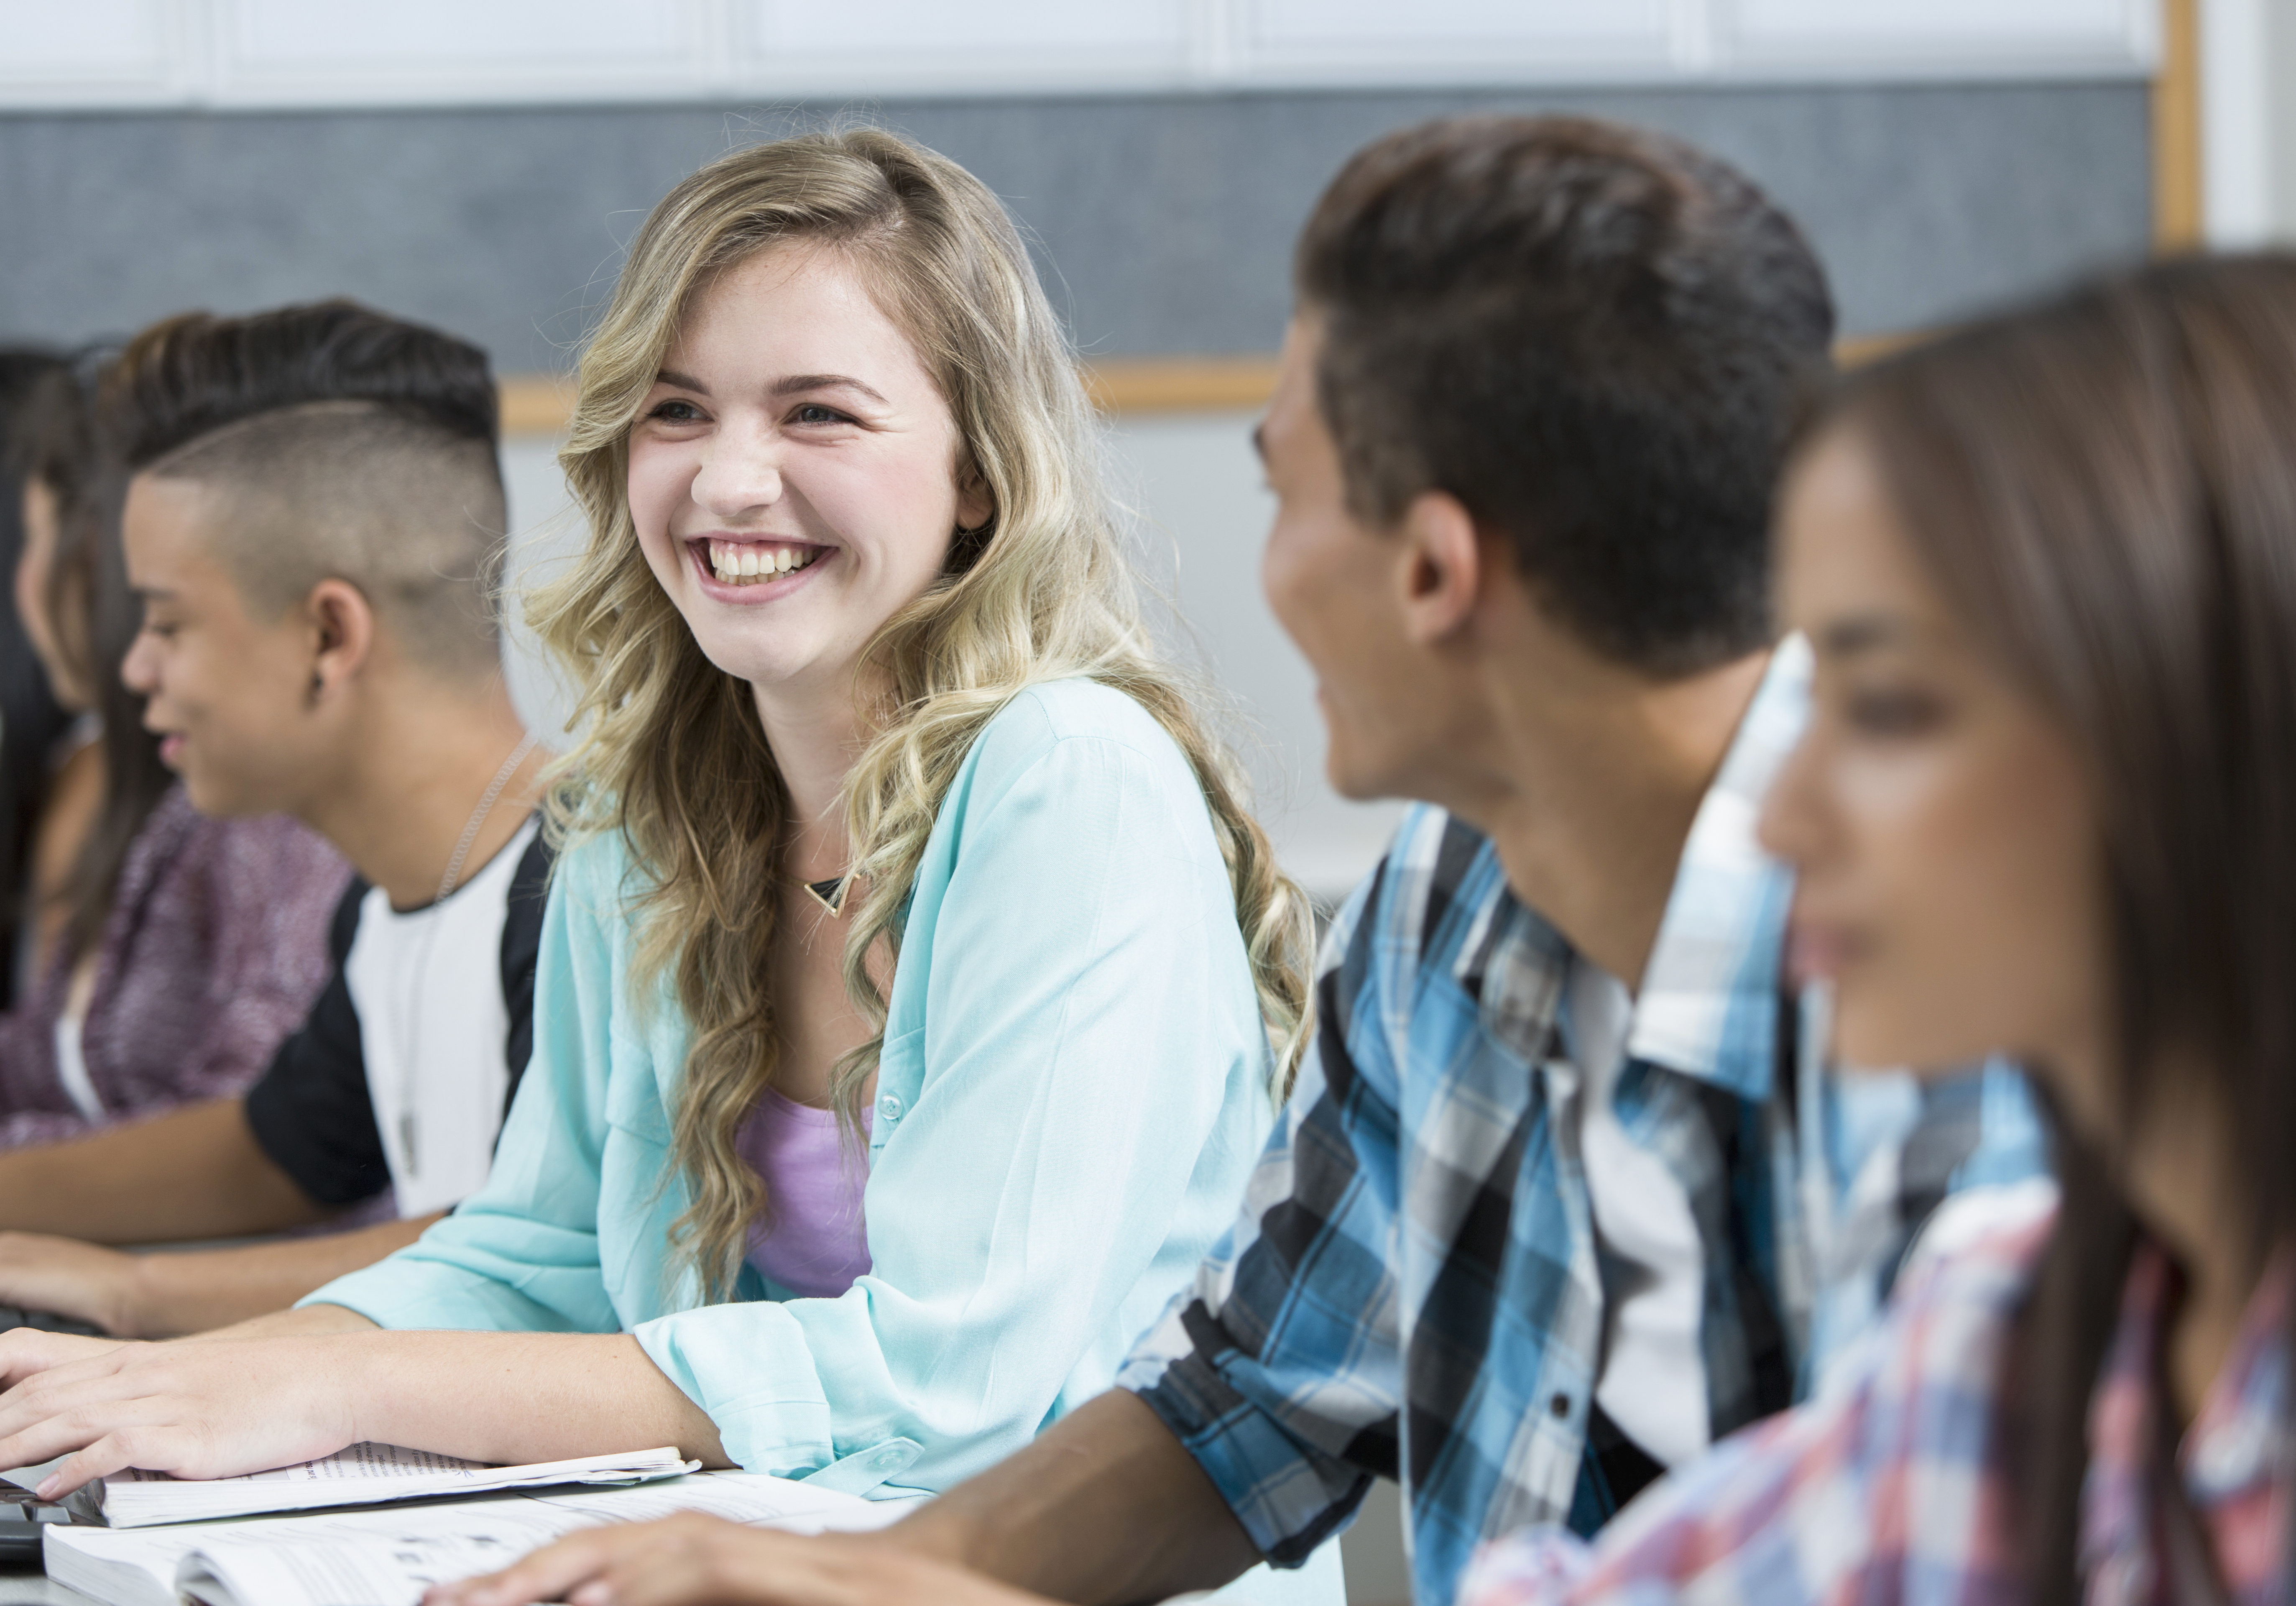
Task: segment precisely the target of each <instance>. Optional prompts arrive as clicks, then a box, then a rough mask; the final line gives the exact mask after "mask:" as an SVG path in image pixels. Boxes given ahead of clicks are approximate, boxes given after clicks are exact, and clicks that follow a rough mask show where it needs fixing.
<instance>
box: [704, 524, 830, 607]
mask: <svg viewBox="0 0 2296 1606" xmlns="http://www.w3.org/2000/svg"><path fill="white" fill-rule="evenodd" d="M685 548H686V550H687V551H688V552H690V553H691V554H693V566H694V569H695V570H696V572H699V573H700V574H701V578H702V581H703V589H705V590H707V591H709V592H711V593H712V594H713V595H715V594H719V593H731V592H736V591H740V592H745V593H751V594H750V595H745V596H743V597H742V601H743V602H752V601H758V602H762V601H764V600H765V599H766V596H767V595H768V594H770V595H774V596H778V595H780V594H781V593H782V592H783V591H784V590H787V589H790V588H789V587H788V586H786V585H781V584H777V583H776V582H780V581H789V580H790V579H791V576H792V575H797V574H802V573H804V572H807V571H808V570H810V569H812V568H813V567H814V566H815V565H816V564H819V563H820V562H821V561H822V560H824V558H828V557H830V556H833V555H834V554H835V552H836V548H833V547H824V546H817V545H816V544H814V543H812V542H810V541H791V540H743V539H738V538H734V537H730V536H719V535H705V536H693V537H689V538H688V539H687V540H686V543H685Z"/></svg>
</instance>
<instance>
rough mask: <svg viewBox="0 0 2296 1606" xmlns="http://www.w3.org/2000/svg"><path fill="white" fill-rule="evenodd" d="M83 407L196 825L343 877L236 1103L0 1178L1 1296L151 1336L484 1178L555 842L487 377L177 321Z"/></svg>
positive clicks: (350, 310)
mask: <svg viewBox="0 0 2296 1606" xmlns="http://www.w3.org/2000/svg"><path fill="white" fill-rule="evenodd" d="M102 406H103V408H104V410H105V412H106V415H107V416H106V423H107V424H108V426H109V427H110V428H111V430H112V431H113V432H114V433H115V435H116V436H117V438H118V441H119V447H120V449H121V450H122V452H123V453H124V455H125V457H126V461H127V465H128V467H129V468H130V470H131V471H132V472H133V474H134V478H133V480H132V481H131V482H130V485H129V490H128V495H127V511H126V516H125V521H124V531H125V539H126V544H127V564H128V571H129V575H130V578H131V580H132V581H133V582H134V584H135V588H136V590H137V591H138V593H139V594H140V595H141V597H143V604H144V609H145V618H144V629H143V635H142V636H141V638H139V639H138V641H137V642H136V645H135V648H134V650H133V651H132V652H131V653H130V655H129V656H128V660H127V667H126V671H125V673H126V678H127V680H128V682H129V684H130V685H131V687H133V688H134V689H135V690H136V691H138V692H140V693H142V694H143V695H144V696H146V697H147V698H148V699H149V702H148V705H147V714H146V719H147V722H148V723H149V724H150V725H151V727H152V729H156V730H160V731H161V732H163V733H164V734H165V741H164V744H163V747H162V754H163V756H164V757H165V759H166V761H167V762H168V764H169V765H170V766H171V767H173V768H174V769H176V770H177V771H178V772H179V773H180V774H181V775H182V776H183V778H184V786H185V788H186V790H187V791H188V792H189V794H190V795H191V798H192V801H193V803H194V804H195V805H196V806H198V807H199V808H201V810H203V811H208V812H210V813H217V814H257V813H271V812H282V813H286V814H290V815H291V816H293V817H294V818H296V819H300V820H302V821H303V822H305V823H306V824H307V825H309V826H310V827H312V828H314V829H316V830H317V831H318V832H320V833H321V834H322V835H324V836H327V837H328V838H329V839H330V840H332V842H333V843H334V844H335V845H336V846H337V847H339V848H340V850H341V851H342V852H343V853H344V855H345V856H346V857H348V859H349V860H350V861H351V862H352V864H353V865H354V866H355V867H356V868H357V870H358V872H359V876H358V878H357V879H356V880H354V881H353V883H352V885H351V886H350V888H349V890H348V892H347V893H346V894H345V895H344V898H343V901H342V902H341V904H340V907H339V909H338V910H337V912H336V916H335V920H334V927H333V933H332V949H333V958H334V961H335V974H334V976H333V978H332V981H331V982H330V983H329V984H328V987H327V990H326V992H324V994H323V995H322V997H321V999H320V1001H319V1002H318V1004H317V1005H316V1007H315V1008H314V1009H313V1011H312V1014H311V1016H310V1017H309V1019H308V1020H307V1022H306V1023H305V1025H303V1027H302V1028H301V1029H300V1030H299V1031H298V1032H297V1033H296V1034H294V1035H293V1036H292V1037H291V1038H290V1039H289V1040H288V1041H287V1042H286V1043H285V1044H283V1046H282V1048H281V1049H280V1050H279V1053H278V1056H277V1058H275V1060H274V1062H273V1064H272V1066H271V1068H270V1069H269V1071H268V1072H266V1075H265V1076H264V1078H263V1080H262V1081H261V1082H259V1083H258V1084H257V1085H256V1086H255V1087H254V1088H253V1089H252V1090H251V1091H250V1092H249V1093H248V1094H247V1096H246V1097H245V1098H243V1099H224V1100H217V1101H216V1102H213V1103H210V1104H204V1105H199V1106H194V1107H192V1108H186V1109H184V1110H181V1111H178V1112H176V1113H175V1114H172V1115H169V1116H162V1117H160V1118H159V1119H156V1120H153V1121H150V1122H146V1123H143V1124H139V1125H135V1126H130V1127H125V1128H121V1129H118V1130H115V1131H112V1132H104V1133H102V1134H100V1135H98V1136H95V1137H92V1138H88V1139H86V1140H83V1141H76V1142H71V1143H62V1144H56V1145H53V1146H50V1147H48V1148H45V1149H27V1150H23V1151H20V1152H18V1153H15V1154H11V1155H7V1156H0V1224H4V1225H6V1226H8V1227H11V1228H14V1229H18V1231H15V1232H12V1233H9V1234H7V1235H6V1236H5V1237H4V1238H0V1301H6V1302H9V1303H12V1304H18V1305H25V1306H28V1307H30V1308H33V1309H39V1310H47V1311H53V1312H56V1313H59V1314H64V1315H67V1316H73V1317H78V1318H82V1319H85V1320H87V1321H91V1322H96V1323H98V1324H100V1325H102V1327H104V1328H105V1329H107V1330H110V1331H112V1332H115V1333H121V1334H126V1335H130V1336H143V1335H164V1334H167V1333H171V1332H186V1331H195V1330H202V1329H206V1328H209V1327H215V1326H220V1325H223V1324H225V1323H227V1322H235V1321H239V1320H242V1319H243V1318H246V1317H248V1316H252V1315H257V1314H261V1313H263V1312H266V1311H270V1310H276V1309H279V1308H281V1307H283V1306H284V1305H290V1304H291V1303H293V1301H294V1300H295V1299H297V1298H298V1297H300V1296H302V1295H303V1294H306V1293H307V1292H309V1291H310V1290H311V1289H315V1288H316V1287H318V1286H319V1285H320V1284H322V1283H324V1282H326V1281H329V1280H331V1279H332V1278H334V1277H336V1276H338V1275H340V1274H341V1273H343V1272H348V1271H351V1270H354V1269H356V1268H357V1267H359V1266H363V1265H365V1264H370V1263H372V1262H373V1261H374V1260H376V1259H379V1258H380V1257H381V1256H383V1255H385V1254H388V1253H389V1251H391V1250H392V1249H395V1248H398V1247H400V1246H401V1245H403V1244H406V1243H407V1242H410V1241H412V1240H413V1239H414V1238H415V1237H416V1236H417V1235H419V1233H420V1232H421V1231H422V1228H423V1227H424V1226H425V1225H427V1224H428V1223H430V1221H433V1220H436V1219H437V1217H438V1215H439V1214H440V1213H441V1212H443V1211H445V1210H447V1209H449V1208H451V1207H453V1206H454V1205H455V1203H456V1202H457V1201H459V1200H460V1199H461V1198H463V1197H465V1196H466V1195H468V1194H469V1193H471V1191H473V1190H475V1189H476V1188H477V1186H478V1184H479V1183H480V1182H482V1181H483V1180H484V1178H485V1176H486V1172H487V1168H488V1163H489V1161H490V1157H491V1154H492V1148H493V1142H494V1137H495V1133H496V1130H497V1129H498V1128H499V1126H500V1124H501V1122H502V1117H503V1114H504V1108H505V1106H506V1103H507V1100H508V1099H509V1096H510V1093H511V1091H512V1090H513V1089H514V1087H515V1085H516V1083H517V1079H518V1075H519V1073H520V1072H521V1070H522V1069H523V1067H524V1065H525V1061H526V1058H527V1054H528V1050H529V1048H530V1046H531V1044H532V1041H533V1021H532V1006H533V986H534V966H535V957H536V952H537V943H538V942H539V935H540V925H541V915H542V903H543V894H544V885H545V879H546V877H547V873H548V864H549V852H548V849H547V847H546V846H545V844H544V842H543V840H542V837H541V834H540V828H539V821H538V819H537V817H536V815H535V813H534V802H535V797H536V791H537V779H536V777H537V770H538V763H539V761H538V758H537V754H536V747H535V743H534V740H533V738H532V737H529V736H528V735H527V733H526V731H525V729H523V727H522V725H521V722H520V721H519V718H518V715H517V713H516V712H515V711H514V710H513V709H512V706H511V702H510V698H509V695H508V693H507V691H506V689H505V688H504V684H503V678H502V673H501V664H500V655H501V645H500V639H499V636H498V633H497V630H496V620H495V615H494V610H493V608H492V606H491V604H490V601H489V591H488V587H489V582H490V580H491V577H492V575H493V573H494V571H495V567H496V560H497V557H498V556H499V553H500V549H501V544H502V541H503V539H504V508H503V492H502V482H501V476H500V471H499V468H498V466H497V464H496V424H495V416H496V414H495V394H494V386H493V383H492V380H491V378H490V377H489V375H488V371H487V364H486V358H485V357H484V355H483V354H482V353H480V351H478V350H477V349H476V348H474V347H471V346H470V345H467V344H465V343H464V342H460V341H456V340H454V339H452V338H451V337H449V336H447V335H444V334H439V333H437V332H436V331H433V330H430V329H425V328H422V327H421V326H419V325H413V324H408V323H405V322H402V321H400V320H398V319H396V318H391V317H385V316H384V315H382V314H380V313H376V312H373V311H370V310H368V309H365V308H361V307H357V306H355V305H353V304H351V303H348V302H330V303H325V304H322V305H317V306H308V307H292V308H287V309H282V310H279V311H275V312H269V313H262V314H257V315H254V316H252V317H242V318H214V317H205V316H201V315H193V316H188V317H180V318H176V319H171V320H169V321H168V322H166V323H163V324H161V325H157V326H155V327H154V328H152V329H151V330H148V331H146V332H145V333H144V334H142V335H139V336H138V337H137V338H136V339H135V341H133V342H130V343H129V345H128V346H127V349H126V350H125V351H124V352H123V353H122V354H121V356H120V357H119V360H118V362H117V363H116V365H115V366H113V368H112V370H111V373H110V374H109V375H108V376H107V379H106V382H105V385H104V391H103V396H102ZM386 1200H387V1202H388V1203H389V1205H390V1206H391V1207H392V1212H391V1213H392V1214H393V1215H395V1217H396V1219H393V1220H389V1221H384V1222H381V1223H376V1224H371V1225H368V1226H365V1227H364V1228H362V1229H359V1230H357V1231H348V1232H339V1233H335V1234H332V1235H327V1236H317V1237H305V1238H299V1239H295V1240H291V1241H286V1242H281V1243H276V1244H270V1245H263V1246H255V1247H249V1248H237V1249H227V1250H217V1251H209V1252H204V1253H195V1254H185V1255H162V1256H127V1255H122V1254H120V1253H119V1252H117V1251H114V1250H110V1249H104V1248H97V1247H95V1246H96V1245H97V1244H104V1243H112V1244H117V1243H136V1242H156V1241H160V1240H169V1239H178V1240H180V1239H203V1238H222V1237H233V1236H240V1235H246V1234H255V1233H268V1232H277V1231H283V1230H287V1229H291V1228H298V1227H307V1226H310V1225H314V1224H316V1223H322V1222H324V1221H325V1220H326V1219H327V1218H328V1217H329V1216H330V1215H332V1214H333V1213H335V1212H338V1211H340V1210H343V1209H345V1208H347V1207H366V1208H365V1214H366V1215H373V1213H374V1212H375V1211H376V1210H378V1209H380V1208H381V1207H383V1206H384V1204H385V1203H386ZM36 1234H62V1235H69V1238H68V1239H67V1238H65V1237H46V1236H37V1235H36ZM70 1240H93V1241H92V1242H82V1241H70Z"/></svg>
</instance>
